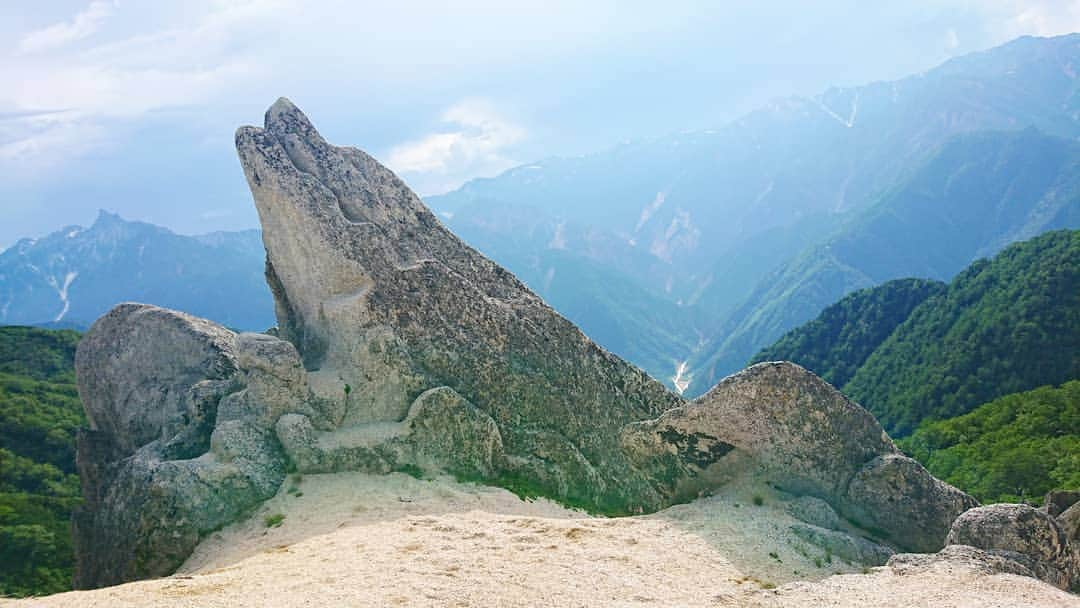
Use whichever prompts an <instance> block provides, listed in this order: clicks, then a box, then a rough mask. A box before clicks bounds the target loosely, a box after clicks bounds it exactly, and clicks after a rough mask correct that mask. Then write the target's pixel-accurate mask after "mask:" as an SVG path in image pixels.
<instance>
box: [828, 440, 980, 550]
mask: <svg viewBox="0 0 1080 608" xmlns="http://www.w3.org/2000/svg"><path fill="white" fill-rule="evenodd" d="M844 501H845V503H846V505H847V509H846V510H847V512H848V513H849V514H850V516H851V517H852V518H853V519H854V520H855V521H857V522H859V524H860V525H863V526H866V527H868V528H875V529H879V530H880V532H882V533H886V534H887V536H888V539H889V540H891V541H892V542H894V543H896V544H897V545H899V546H901V547H904V548H906V549H909V550H912V551H918V552H920V553H932V552H934V551H938V550H940V549H941V548H942V547H944V546H945V545H946V542H945V537H946V535H947V534H948V533H949V526H951V525H952V523H953V521H954V520H955V519H956V518H957V516H959V515H960V514H961V513H963V512H965V511H967V510H968V509H970V508H972V507H975V506H978V504H979V503H978V502H977V501H976V500H975V499H974V498H972V497H971V496H968V495H967V494H965V493H964V492H961V491H960V490H958V489H956V488H954V487H953V486H951V485H949V484H947V483H945V482H944V481H941V480H940V479H938V478H936V477H934V476H933V475H931V474H930V473H929V472H927V470H926V468H925V467H923V466H922V465H921V464H919V463H918V462H916V461H914V460H912V459H911V458H908V457H907V456H904V455H903V454H886V455H883V456H878V457H877V458H874V459H873V460H871V461H870V462H868V463H866V464H865V465H864V466H863V467H862V469H860V470H859V472H858V473H857V474H856V475H855V477H854V478H853V479H852V480H851V483H850V484H849V485H848V489H847V493H846V495H845V496H844Z"/></svg>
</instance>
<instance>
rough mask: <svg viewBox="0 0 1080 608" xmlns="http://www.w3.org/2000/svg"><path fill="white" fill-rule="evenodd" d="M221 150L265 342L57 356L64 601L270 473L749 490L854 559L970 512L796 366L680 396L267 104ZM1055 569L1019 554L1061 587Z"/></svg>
mask: <svg viewBox="0 0 1080 608" xmlns="http://www.w3.org/2000/svg"><path fill="white" fill-rule="evenodd" d="M236 144H237V150H238V153H239V155H240V158H241V164H242V165H243V167H244V172H245V174H246V176H247V179H248V183H249V185H250V187H251V190H252V194H253V197H254V200H255V204H256V207H257V209H258V212H259V216H260V221H261V222H262V224H263V240H264V243H265V245H266V251H267V272H266V275H267V281H268V283H269V285H270V288H271V291H272V293H273V294H274V299H275V305H276V314H277V317H278V324H279V328H278V330H277V334H278V335H277V336H274V335H266V334H250V333H242V334H237V333H234V332H232V331H230V330H228V329H226V328H224V327H221V326H219V325H216V324H214V323H212V322H209V321H206V320H203V319H198V318H196V317H192V316H190V315H187V314H184V313H180V312H175V311H170V310H165V309H161V308H158V307H154V306H148V305H141V304H124V305H121V306H119V307H117V308H115V309H114V310H113V311H111V312H110V313H109V314H107V315H105V316H104V317H102V318H101V319H99V320H98V321H97V322H96V323H95V324H94V326H93V327H92V328H91V330H90V332H89V333H88V334H87V335H86V337H85V338H84V340H83V341H82V342H81V343H80V346H79V349H78V352H77V356H76V369H77V373H78V379H79V391H80V396H81V397H82V400H83V404H84V407H85V409H86V412H87V418H88V420H89V422H90V425H91V428H90V429H88V430H86V431H84V432H83V433H82V434H81V435H80V437H79V441H78V467H79V471H80V477H81V481H82V484H83V496H84V500H85V504H84V506H83V507H82V509H81V510H80V511H79V512H78V513H77V514H76V516H75V520H74V528H75V542H76V546H77V556H78V566H77V575H76V582H77V585H78V586H79V587H83V588H86V587H96V586H101V585H107V584H113V583H117V582H122V581H126V580H133V579H139V578H146V577H153V576H161V575H165V574H168V573H170V572H172V571H173V570H174V569H175V568H176V567H178V566H179V565H180V564H181V563H182V562H183V561H184V559H185V558H186V557H187V556H188V555H189V554H190V553H191V551H192V550H193V549H194V548H195V546H196V545H197V544H198V543H199V541H200V540H201V539H203V538H204V537H206V536H207V535H208V534H210V533H211V532H213V531H215V530H217V529H219V528H221V526H223V525H226V524H229V523H231V522H235V521H238V520H239V519H241V518H242V517H244V515H245V514H246V513H249V512H251V510H252V509H254V508H256V507H257V506H258V505H259V504H260V503H262V502H263V501H265V500H266V499H268V498H269V497H270V496H272V495H274V494H275V493H276V492H277V491H278V489H279V488H280V486H281V483H282V481H283V480H284V478H285V475H286V471H287V470H290V469H295V470H297V471H298V472H300V473H305V472H307V473H323V472H345V471H354V472H355V471H358V472H367V473H376V474H385V473H388V472H390V471H394V470H410V471H412V470H420V471H427V472H432V473H439V472H442V473H451V474H454V475H456V476H458V477H459V478H465V479H473V480H481V481H484V482H486V483H490V484H494V485H503V486H508V487H515V488H518V489H520V490H522V491H527V492H530V493H532V494H534V495H535V494H540V495H544V496H549V497H551V498H553V499H555V500H558V501H562V502H564V503H566V504H571V505H577V506H581V507H585V508H588V509H591V510H595V511H602V512H607V513H612V514H619V513H622V514H626V513H634V512H642V511H655V510H657V509H660V508H663V507H665V506H669V505H672V504H674V503H677V502H683V501H686V500H690V499H693V498H695V497H697V496H699V495H702V494H703V493H708V492H709V491H710V490H711V489H715V488H720V487H723V486H724V484H725V483H729V482H730V481H731V480H732V479H734V478H735V477H738V476H745V475H753V476H757V477H758V478H760V479H768V480H771V482H772V483H774V484H775V485H776V486H777V487H779V488H783V489H785V490H786V491H790V492H793V493H797V494H802V495H806V496H809V497H813V498H816V499H818V500H820V501H823V504H825V505H826V507H827V509H833V510H835V512H836V513H839V515H840V516H842V517H845V518H847V519H849V520H851V521H852V522H854V523H856V524H858V525H859V526H860V527H862V528H863V529H864V530H866V531H867V532H866V535H867V536H868V537H869V538H866V539H860V538H856V537H852V536H850V535H849V534H847V533H842V532H837V531H831V532H830V531H829V530H827V529H824V528H823V529H822V531H817V530H813V529H808V530H806V531H804V533H805V534H807V535H809V536H810V537H814V538H830V539H832V540H830V541H828V542H846V543H848V545H849V546H857V547H861V548H860V549H859V550H858V553H857V555H862V556H864V557H861V558H853V559H865V560H869V561H877V562H878V563H880V560H883V559H884V558H885V556H887V555H889V554H891V553H892V552H893V551H894V548H899V549H911V550H919V551H935V550H938V549H940V548H942V547H943V546H944V545H945V543H946V536H947V535H948V534H949V531H950V527H951V525H952V522H953V520H954V519H956V518H957V517H958V516H959V515H960V514H961V513H963V512H965V511H967V510H968V509H969V508H971V507H973V506H975V505H976V504H977V503H976V502H975V501H974V500H973V499H972V498H971V497H969V496H967V495H966V494H964V493H963V492H960V491H959V490H957V489H956V488H953V487H952V486H949V485H948V484H945V483H943V482H941V481H939V480H937V479H935V478H934V477H932V476H931V475H930V474H929V473H928V472H927V471H926V470H925V469H924V468H923V467H922V466H921V465H919V464H918V463H916V462H915V461H913V460H911V459H909V458H907V457H905V456H903V455H902V454H901V453H900V452H899V451H898V450H897V449H896V447H895V445H893V443H892V441H891V440H890V439H889V437H888V436H887V435H886V434H885V432H884V431H883V430H882V428H881V426H880V425H879V424H878V423H877V422H876V421H875V420H874V418H873V416H871V415H870V414H869V413H868V412H866V411H865V410H863V409H862V408H861V407H859V406H858V405H857V404H855V403H852V402H851V401H849V400H848V399H847V398H845V397H844V396H843V395H841V394H840V393H839V392H838V391H837V390H836V389H834V388H833V387H831V386H830V385H828V384H827V383H825V382H824V381H822V380H821V379H820V378H818V377H816V376H814V375H813V374H812V373H810V372H807V371H806V370H805V369H803V368H801V367H799V366H797V365H794V364H791V363H783V362H773V363H762V364H759V365H757V366H754V367H751V368H749V369H747V370H744V371H743V372H741V373H739V374H736V375H734V376H731V377H729V378H726V379H725V380H724V381H723V382H721V383H719V384H718V385H717V386H716V387H715V388H714V389H713V390H711V391H709V392H708V393H707V394H706V395H704V396H703V397H701V398H699V399H697V400H694V401H686V400H684V399H682V398H681V397H680V396H678V395H677V394H675V393H673V392H671V391H669V390H667V389H665V388H664V387H663V386H662V385H660V384H659V383H657V382H656V381H655V380H653V379H651V378H649V376H648V375H646V374H645V373H644V372H642V371H641V370H639V369H637V368H635V367H634V366H632V365H631V364H628V363H626V362H624V361H623V360H621V359H619V358H618V357H616V356H614V355H612V354H610V353H608V352H607V351H605V350H603V349H602V348H600V347H599V346H597V345H596V344H595V343H593V342H592V341H590V340H589V339H588V338H587V337H585V335H584V334H582V333H581V332H580V331H579V330H578V329H577V328H576V327H575V326H574V325H573V324H571V323H570V322H569V321H567V320H566V319H564V318H562V317H561V316H559V315H558V314H557V313H555V312H554V311H553V310H552V309H551V308H549V307H548V306H547V305H545V304H544V303H543V301H542V300H540V299H539V298H538V297H537V296H536V295H535V294H533V293H532V292H531V291H529V290H528V289H527V288H526V287H525V286H524V285H523V284H522V283H520V282H519V281H518V280H517V279H516V278H515V277H514V276H513V275H512V274H510V273H509V272H507V271H506V270H504V269H502V268H501V267H499V266H498V265H496V264H494V263H493V262H491V261H490V260H488V259H486V258H484V257H483V256H481V255H480V254H479V253H477V252H476V251H475V250H473V249H471V248H469V247H468V246H466V245H465V244H464V243H463V242H462V241H460V240H459V239H458V238H457V237H455V236H454V235H453V234H452V233H451V232H450V231H448V230H447V229H446V228H445V227H444V226H442V225H441V223H440V222H439V221H438V220H437V219H436V218H435V216H434V215H433V214H432V213H431V212H430V211H429V210H428V209H427V208H426V207H425V206H424V205H423V203H421V202H420V200H419V198H417V197H416V195H415V194H413V193H412V192H411V191H410V190H409V189H408V188H407V187H406V186H405V185H404V183H403V182H401V180H400V179H398V178H397V177H396V176H395V175H394V174H393V173H391V172H390V171H389V170H387V169H386V168H385V167H383V166H381V165H380V164H379V163H378V162H377V161H375V160H374V159H373V158H372V157H370V156H368V155H367V154H365V153H364V152H362V151H360V150H357V149H355V148H340V147H336V146H332V145H330V144H328V143H327V142H326V141H325V140H324V139H323V138H322V137H321V136H320V135H319V134H318V132H317V131H316V130H315V128H314V126H313V125H312V124H311V123H310V121H309V120H308V119H307V117H306V116H304V115H303V114H302V113H301V112H300V111H299V109H297V108H296V107H295V106H294V105H293V104H292V103H290V102H289V101H288V100H286V99H280V100H278V101H277V102H276V103H275V104H274V105H273V106H272V107H271V108H270V109H269V110H268V111H267V113H266V117H265V123H264V126H263V127H262V128H258V127H242V128H241V129H239V130H238V131H237V135H236ZM817 521H819V522H821V521H824V520H820V519H818V520H817ZM1025 521H1026V520H1025ZM825 525H830V524H828V523H826V524H825ZM837 535H839V536H837ZM968 536H974V537H976V538H975V540H972V541H971V542H976V543H977V542H979V541H978V539H977V536H978V535H968ZM968 536H965V538H967V537H968ZM845 539H846V540H845ZM818 542H826V541H818ZM860 543H861V544H860ZM890 547H892V548H890ZM1021 549H1022V548H1021ZM1069 551H1071V549H1069ZM853 555H856V554H855V553H853ZM1062 555H1065V556H1066V557H1067V556H1069V555H1071V553H1068V552H1066V553H1064V554H1062ZM1059 558H1061V555H1059V554H1058V553H1055V554H1053V555H1041V554H1037V555H1034V556H1033V557H1032V558H1031V559H1032V560H1034V561H1033V563H1035V562H1037V563H1039V564H1043V562H1046V564H1048V565H1047V567H1048V568H1049V567H1051V566H1052V567H1053V568H1056V569H1057V570H1055V571H1060V572H1065V573H1066V574H1067V575H1069V576H1071V575H1072V572H1073V570H1072V569H1071V568H1072V566H1070V565H1068V564H1065V563H1064V562H1061V560H1060V559H1059ZM1047 560H1051V561H1052V563H1051V562H1049V561H1047ZM1053 560H1057V561H1053ZM1059 562H1061V563H1059ZM1046 564H1044V565H1046ZM1063 564H1064V565H1063ZM1039 572H1043V570H1039ZM1046 572H1051V570H1046ZM1053 580H1054V582H1055V583H1058V584H1060V583H1061V579H1060V578H1057V579H1053Z"/></svg>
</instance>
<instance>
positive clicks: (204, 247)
mask: <svg viewBox="0 0 1080 608" xmlns="http://www.w3.org/2000/svg"><path fill="white" fill-rule="evenodd" d="M263 256H264V253H263V246H262V242H261V240H260V238H259V233H258V231H256V230H248V231H244V232H215V233H210V234H205V235H199V236H184V235H179V234H176V233H174V232H172V231H170V230H167V229H165V228H162V227H160V226H154V225H152V224H147V223H143V222H132V221H127V220H124V219H122V218H121V217H120V216H118V215H116V214H113V213H109V212H107V211H100V212H99V213H98V216H97V219H96V220H95V221H94V223H93V224H92V225H90V226H89V227H85V228H84V227H82V226H66V227H64V228H62V229H60V230H58V231H56V232H54V233H52V234H49V235H46V236H44V237H41V238H38V239H22V240H20V241H19V242H17V243H15V244H14V245H12V246H11V247H9V248H8V249H7V250H5V251H3V252H0V324H8V325H19V324H22V325H45V326H53V327H56V326H58V327H73V328H77V329H85V328H86V327H89V326H90V324H91V323H92V322H93V321H94V319H96V318H98V317H99V316H101V315H102V314H104V313H105V312H107V311H108V310H109V309H110V308H112V307H113V306H115V305H116V304H118V303H120V302H123V301H128V300H136V301H140V302H151V303H154V304H158V305H161V306H168V307H173V308H180V309H184V310H190V311H192V312H194V313H195V314H198V315H200V316H204V317H207V318H211V319H214V320H215V321H217V322H218V323H221V324H224V325H227V326H229V327H237V328H240V329H245V330H259V331H261V330H263V329H266V328H267V327H270V326H271V325H273V324H274V317H273V309H272V306H271V300H270V295H269V290H268V289H267V288H266V284H265V282H264V281H263V280H262V276H261V268H262V264H263V262H262V258H263Z"/></svg>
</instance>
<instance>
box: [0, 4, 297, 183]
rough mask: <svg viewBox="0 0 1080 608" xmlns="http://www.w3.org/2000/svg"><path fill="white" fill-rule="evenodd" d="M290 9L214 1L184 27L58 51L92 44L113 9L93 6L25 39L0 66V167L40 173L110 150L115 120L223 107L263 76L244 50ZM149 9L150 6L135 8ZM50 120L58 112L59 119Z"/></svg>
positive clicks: (172, 23) (174, 24) (167, 25)
mask: <svg viewBox="0 0 1080 608" xmlns="http://www.w3.org/2000/svg"><path fill="white" fill-rule="evenodd" d="M291 1H292V0H213V2H212V3H211V4H209V5H207V7H206V9H205V10H204V11H201V12H196V17H195V18H194V19H191V20H189V22H187V23H183V22H178V20H177V19H176V18H173V19H171V20H165V22H164V24H163V27H160V28H159V29H153V28H146V29H145V30H143V31H140V32H138V33H135V34H132V35H129V36H128V37H126V38H119V39H113V40H106V41H102V42H100V43H97V44H94V45H91V46H89V47H88V48H79V49H77V50H76V49H64V50H63V52H56V53H40V51H44V50H50V49H60V48H61V47H63V46H64V45H66V44H69V43H70V42H73V41H76V40H79V39H83V38H86V37H88V36H90V35H91V34H93V33H94V32H95V31H96V30H97V29H98V27H99V26H100V24H101V23H102V21H103V20H104V19H106V18H107V17H108V16H110V15H111V14H112V13H113V12H114V9H115V7H116V5H117V4H116V2H93V3H91V4H90V5H89V6H88V7H87V8H86V10H84V11H82V12H80V13H79V14H78V15H76V16H75V17H74V18H72V19H71V20H70V21H67V22H63V23H58V24H55V25H52V26H49V27H47V28H44V29H40V30H35V31H32V32H29V33H27V34H26V35H25V36H23V38H22V40H21V43H20V45H19V47H18V49H17V50H16V53H17V54H19V57H18V58H17V59H16V58H14V57H10V58H8V59H7V60H6V61H4V60H3V58H0V81H4V82H11V83H15V86H13V87H8V88H5V89H4V90H0V110H4V111H6V112H7V113H9V114H10V115H11V116H12V117H13V118H11V119H10V120H7V121H4V123H5V124H2V125H0V161H9V162H18V163H19V164H20V165H22V166H25V167H29V166H31V165H33V164H34V163H35V162H36V163H37V164H38V165H40V166H41V167H43V168H46V167H49V166H53V165H56V164H57V163H58V162H59V161H61V160H64V159H67V158H71V157H74V156H78V155H80V154H82V153H84V152H86V151H88V150H91V149H94V148H96V147H99V146H100V145H102V144H104V143H107V138H108V137H109V136H110V129H107V128H104V125H105V124H106V123H107V122H108V121H109V120H110V119H115V118H125V119H133V118H138V117H140V116H142V115H145V114H146V113H148V112H153V111H156V110H160V109H163V108H171V107H181V106H190V105H196V104H201V103H207V102H210V101H212V100H214V99H219V98H221V97H222V96H223V95H226V94H227V91H229V90H235V88H236V87H242V86H245V84H246V83H249V82H251V81H252V79H254V78H256V77H257V76H258V75H260V74H264V73H265V69H266V67H265V65H263V63H264V62H260V61H259V60H258V58H257V57H254V56H253V54H252V53H251V52H249V49H247V48H246V47H245V45H244V44H243V41H244V39H245V36H247V37H257V36H259V34H260V33H261V32H262V30H261V29H260V28H262V27H263V26H265V22H266V21H267V19H268V18H271V17H272V18H274V19H276V18H279V15H280V14H281V9H282V8H285V7H287V6H288V3H289V2H291ZM131 6H132V8H133V9H136V10H137V9H139V8H142V9H146V8H147V5H142V6H138V5H131ZM55 110H62V111H61V112H55Z"/></svg>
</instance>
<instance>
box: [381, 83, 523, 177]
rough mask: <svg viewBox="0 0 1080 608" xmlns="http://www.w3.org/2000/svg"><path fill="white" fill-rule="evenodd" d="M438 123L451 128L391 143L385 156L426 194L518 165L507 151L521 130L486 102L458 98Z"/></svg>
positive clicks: (390, 163) (396, 169)
mask: <svg viewBox="0 0 1080 608" xmlns="http://www.w3.org/2000/svg"><path fill="white" fill-rule="evenodd" d="M442 121H443V122H444V123H447V124H449V125H453V127H454V128H453V129H451V130H447V131H441V132H438V133H432V134H431V135H428V136H426V137H423V138H421V139H418V140H415V141H410V142H406V143H403V144H400V145H398V146H395V147H394V148H393V149H392V150H390V154H389V156H388V159H387V164H388V165H389V166H390V167H391V168H392V169H394V170H395V171H398V172H401V173H404V174H409V175H410V177H414V178H416V179H415V180H413V181H414V186H415V187H416V188H418V189H420V190H421V191H424V193H425V194H436V193H438V192H445V191H447V190H451V189H453V188H456V187H457V186H460V185H461V184H462V183H464V181H465V180H467V179H470V178H472V177H483V176H491V175H495V174H497V173H500V172H502V171H505V170H506V169H509V168H510V167H512V166H514V165H516V164H517V162H516V161H514V160H511V159H510V158H508V157H507V156H506V154H507V149H508V148H509V147H511V146H513V145H514V144H517V143H519V142H521V141H522V140H523V139H524V138H525V135H526V132H525V129H523V128H522V127H520V126H518V125H516V124H514V123H513V122H510V121H508V120H506V119H505V118H504V117H502V116H501V115H500V114H499V113H498V112H497V111H496V110H495V109H494V107H493V106H492V104H490V103H489V102H486V101H483V100H475V99H473V100H466V101H462V102H459V103H457V104H455V105H453V106H451V107H450V108H448V109H447V110H446V111H445V112H443V114H442Z"/></svg>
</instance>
